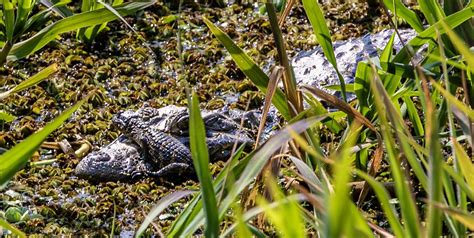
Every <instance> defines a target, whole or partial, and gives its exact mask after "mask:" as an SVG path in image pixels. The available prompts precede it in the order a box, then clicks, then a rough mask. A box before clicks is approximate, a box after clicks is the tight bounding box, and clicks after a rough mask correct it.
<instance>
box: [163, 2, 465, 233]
mask: <svg viewBox="0 0 474 238" xmlns="http://www.w3.org/2000/svg"><path fill="white" fill-rule="evenodd" d="M443 2H444V4H443ZM302 3H303V6H304V8H305V10H306V14H307V16H308V18H309V20H310V23H311V24H312V26H313V30H314V33H315V34H316V37H317V38H318V40H319V42H320V44H321V48H322V49H323V51H324V54H325V55H326V57H327V58H328V60H329V62H331V64H332V65H333V66H334V67H336V65H337V64H336V63H337V62H336V58H335V56H334V52H333V48H332V43H331V41H330V39H331V36H330V35H329V30H328V29H327V26H326V24H325V23H324V17H323V16H324V15H323V12H322V11H321V9H320V7H319V5H318V4H317V3H316V1H311V0H303V1H302ZM269 4H270V3H267V5H266V9H267V11H269V20H270V21H272V22H271V24H272V30H273V31H274V37H276V38H279V37H280V36H279V35H280V34H281V33H279V32H278V30H277V29H275V28H274V25H273V24H274V23H275V21H276V20H277V19H276V17H275V15H272V14H274V12H272V9H274V8H273V7H272V6H271V5H269ZM381 4H382V6H383V7H384V8H385V9H387V14H390V16H391V15H392V14H395V15H396V16H397V17H400V18H403V19H404V20H405V21H407V22H408V24H409V25H410V26H411V27H412V28H413V29H415V30H416V31H417V32H418V36H417V37H416V38H414V39H412V40H410V41H406V39H400V40H401V41H402V42H403V43H404V45H405V47H404V48H403V49H402V50H401V51H400V52H399V53H397V54H393V53H392V52H393V49H392V47H393V42H394V39H395V38H396V37H398V34H394V36H392V38H391V40H390V41H389V43H388V44H387V46H386V48H385V49H383V50H382V52H381V54H380V56H379V61H380V64H377V65H375V64H374V63H373V62H371V61H370V60H369V59H367V60H366V61H364V62H360V63H359V65H358V67H357V73H356V81H355V84H354V91H355V93H356V95H357V100H356V101H355V104H348V103H347V102H345V101H344V100H340V99H338V98H335V97H334V96H332V95H329V94H327V93H325V92H324V91H322V90H319V89H317V88H312V87H310V86H303V85H299V86H298V88H297V89H298V90H299V91H302V92H304V97H299V96H297V95H296V94H295V93H297V92H298V91H297V90H292V89H291V87H292V86H291V83H292V82H294V81H291V80H294V79H292V78H291V71H292V69H291V65H290V64H289V63H287V62H282V63H279V64H280V67H283V68H284V70H285V72H290V73H289V74H287V75H286V74H285V77H286V78H285V77H283V78H284V79H283V80H290V81H288V82H286V83H284V85H286V86H284V87H285V93H283V92H281V91H280V89H277V90H276V93H275V94H274V96H273V98H272V99H270V98H267V99H266V101H270V100H271V101H272V102H273V103H274V106H275V107H276V108H277V109H278V110H279V111H280V112H281V114H282V115H283V117H284V119H286V120H287V122H288V124H287V125H285V126H284V128H283V129H282V130H281V131H279V132H277V133H276V134H275V135H274V136H272V137H271V138H270V139H269V140H268V141H266V142H265V143H264V144H263V145H260V146H258V147H257V148H256V149H255V150H254V151H253V152H251V153H249V154H247V155H246V156H244V157H243V158H242V159H240V160H239V159H238V157H237V156H234V157H232V158H231V159H230V162H229V163H227V166H226V167H225V168H224V170H223V171H222V172H221V173H220V174H219V175H218V176H217V177H216V178H215V179H214V181H213V182H212V185H210V183H209V182H205V183H203V184H202V185H201V186H203V187H204V186H205V187H206V188H202V190H204V189H211V190H212V189H213V191H215V193H216V194H220V196H217V201H216V204H217V209H216V210H214V211H211V210H209V209H208V207H206V206H207V205H205V204H214V203H215V202H214V198H211V199H209V197H208V198H206V195H205V194H204V193H201V192H198V193H197V194H196V195H195V197H194V199H193V200H191V202H190V203H189V204H188V206H187V208H186V209H185V210H184V211H183V213H182V214H181V215H180V216H179V217H178V219H176V221H175V222H174V224H173V225H172V227H171V229H170V230H169V233H168V235H169V236H171V237H178V236H191V235H193V234H195V233H196V232H197V231H198V230H199V229H201V227H202V226H203V225H205V227H206V229H209V227H211V226H210V225H209V224H208V219H209V218H208V217H209V216H213V217H217V219H218V222H223V221H233V223H232V225H231V226H230V227H224V228H222V227H219V228H215V229H217V230H215V231H213V232H214V234H221V235H223V236H232V235H237V236H242V237H244V236H248V235H249V234H250V233H251V234H253V235H254V236H258V237H261V236H263V235H265V232H269V231H270V230H274V231H276V232H277V233H276V234H278V235H279V236H288V237H303V236H305V235H307V234H309V233H311V234H314V235H315V236H318V237H343V236H346V237H354V236H356V237H367V236H376V235H377V236H397V237H437V236H440V235H448V236H454V237H463V236H466V235H467V234H468V233H467V232H468V230H473V229H474V216H473V215H472V214H470V212H471V211H470V210H469V209H468V203H469V202H473V201H474V200H473V199H474V196H473V195H474V184H473V182H472V181H473V180H474V178H472V173H473V172H474V165H473V163H472V158H473V155H472V151H473V147H472V138H474V130H472V127H473V120H474V116H473V115H474V110H473V109H472V107H471V105H472V102H473V97H474V96H473V91H472V88H473V86H474V84H473V77H472V76H473V74H472V68H473V55H474V53H473V52H472V51H471V50H469V48H470V47H472V45H469V44H472V43H471V42H472V41H471V38H472V36H474V34H472V33H473V32H474V27H472V17H473V16H474V5H473V4H472V2H470V3H467V2H466V1H464V2H463V1H456V4H453V3H446V1H440V2H437V1H422V0H420V1H418V4H419V6H420V10H421V12H422V14H423V15H424V18H425V19H426V20H427V22H428V24H429V25H428V26H425V25H423V21H422V20H421V19H419V18H418V16H417V15H416V14H415V12H413V11H412V10H410V9H408V8H407V7H405V6H404V5H403V4H402V2H401V1H398V0H397V1H391V0H384V1H383V2H381ZM204 21H205V23H206V25H207V26H208V27H209V29H210V30H211V32H212V33H213V34H214V35H215V36H216V37H217V38H218V39H219V41H220V42H221V43H222V44H223V46H224V47H225V48H226V49H227V50H228V51H229V53H230V55H231V56H232V58H233V59H234V61H235V63H236V65H237V66H238V67H239V68H240V69H241V70H242V71H243V72H244V73H245V75H246V76H247V77H248V78H249V79H251V80H252V82H254V83H255V85H257V87H258V88H259V89H260V90H262V91H263V92H266V91H267V90H270V89H271V87H273V85H274V84H275V82H271V83H269V82H270V79H269V77H268V76H266V75H265V74H264V73H263V71H262V70H261V69H259V68H258V67H257V66H256V64H255V63H254V62H253V61H252V60H251V59H250V57H248V56H247V55H246V54H245V52H244V51H243V50H242V49H240V48H239V47H237V45H236V44H235V43H233V42H232V40H231V39H230V38H229V37H228V36H227V35H226V34H225V33H224V32H223V31H222V30H221V29H219V28H217V27H216V26H215V25H214V24H213V23H212V22H210V21H209V20H207V19H204ZM280 22H282V21H280ZM392 25H393V26H395V24H392ZM466 33H467V34H469V33H470V36H467V37H465V38H462V37H459V36H460V35H461V36H466ZM461 39H464V40H461ZM280 40H281V39H276V42H277V45H276V48H277V49H278V50H279V51H282V50H283V49H284V47H283V46H284V44H285V43H284V42H282V41H280ZM425 44H427V45H428V47H427V50H426V51H424V52H421V53H418V54H421V55H419V56H417V57H418V58H419V59H421V60H418V61H415V60H414V58H413V57H414V56H415V55H416V52H417V50H418V49H420V48H421V47H422V46H423V45H425ZM279 55H280V57H279V58H280V59H281V58H282V57H283V58H284V57H285V55H284V52H279ZM417 62H419V63H417ZM336 71H337V69H336ZM280 75H281V74H280ZM338 76H339V77H340V79H341V80H340V81H341V86H340V88H341V91H342V92H343V93H342V95H345V92H344V91H345V87H344V83H343V82H344V80H343V78H342V76H340V74H338ZM269 85H270V86H269ZM267 87H268V88H267ZM459 92H462V93H459ZM289 93H290V94H293V95H289ZM271 96H272V93H267V97H271ZM315 97H318V98H320V99H321V100H325V101H327V102H328V103H329V104H331V105H332V106H333V107H335V108H338V109H339V110H340V111H339V112H332V113H328V111H327V110H325V109H324V108H321V107H322V106H321V104H319V103H318V102H317V101H316V100H315V99H314V98H315ZM290 98H292V99H290ZM294 100H301V101H294ZM302 100H306V102H307V104H308V105H309V107H308V108H305V109H304V110H302V111H293V112H297V113H296V114H293V112H292V111H291V110H292V109H289V108H288V106H287V105H290V106H291V105H297V104H300V103H301V105H302V103H303V101H302ZM287 103H288V104H287ZM351 105H355V106H351ZM193 110H195V109H193ZM309 112H311V113H309ZM309 115H311V116H313V117H312V118H307V117H308V116H309ZM341 115H343V116H342V118H341ZM338 117H339V118H340V119H342V120H346V121H349V122H351V123H348V125H347V126H345V127H344V125H341V124H339V127H332V128H331V129H332V130H331V131H332V133H342V134H341V137H340V140H339V141H337V143H335V146H334V148H335V149H334V150H333V151H328V152H325V151H324V150H322V149H321V147H320V138H319V135H318V133H317V132H318V131H319V130H318V128H319V127H321V126H324V125H326V126H327V125H328V124H327V123H325V122H327V120H334V119H335V118H338ZM324 118H326V119H325V120H326V121H322V120H323V119H324ZM196 122H197V123H198V122H199V120H197V121H192V120H190V124H191V125H190V127H191V128H196V127H195V125H193V123H196ZM459 127H461V128H462V129H461V130H458V128H459ZM445 135H448V137H449V138H448V140H446V139H443V137H444V136H445ZM290 141H291V142H290ZM289 142H290V145H289V147H290V148H298V149H291V150H289V152H286V153H283V154H282V153H279V151H280V149H281V148H282V147H285V146H287V145H288V143H289ZM203 145H204V144H203ZM203 145H201V146H203ZM292 145H293V146H292ZM295 145H296V146H295ZM192 150H193V153H196V151H195V150H196V147H195V148H194V149H192ZM276 159H278V160H283V161H284V162H283V163H281V164H283V165H285V168H281V171H283V172H284V174H285V176H279V175H278V173H277V174H275V173H273V174H272V173H264V176H263V177H264V178H265V177H266V178H267V179H264V181H266V182H264V183H263V184H264V187H265V188H266V189H268V191H270V193H269V194H270V196H266V198H265V199H264V198H263V197H259V198H258V202H257V203H256V204H255V206H253V207H250V208H248V207H246V206H245V204H243V200H242V197H241V195H242V192H243V191H244V190H251V189H252V188H253V187H256V186H258V185H257V184H256V183H257V182H258V180H257V182H256V181H255V178H256V177H257V175H259V174H261V173H263V172H264V171H265V169H264V167H265V164H267V163H269V161H272V160H276ZM356 164H358V165H362V166H356ZM381 164H386V165H388V171H387V172H389V175H388V178H386V179H389V180H390V181H391V183H390V184H392V185H393V190H394V191H393V192H389V190H391V189H390V188H389V187H386V185H387V184H386V183H381V182H380V181H378V179H377V178H378V176H380V174H379V172H380V171H379V170H380V167H381V166H380V165H381ZM196 167H197V169H202V167H200V166H196ZM203 172H204V171H203ZM267 172H268V171H267ZM231 175H232V177H229V176H231ZM224 181H227V182H229V181H231V182H232V184H230V186H226V185H225V182H224ZM275 181H279V182H275ZM295 181H299V182H295ZM352 181H359V182H363V183H367V184H366V185H365V186H364V189H362V191H361V192H360V194H357V195H359V196H355V197H358V201H355V200H352V199H351V198H352V197H354V196H351V189H350V186H349V184H350V182H352ZM265 185H266V186H265ZM282 186H285V187H286V188H287V189H282ZM288 188H289V189H288ZM369 188H371V189H372V190H373V192H374V196H375V198H376V199H377V200H378V203H379V206H380V209H381V212H382V213H383V214H384V216H385V218H381V220H386V221H388V225H385V226H383V227H381V226H380V225H379V224H376V223H374V222H373V221H371V220H370V219H369V218H368V215H367V214H369V213H370V211H366V210H364V206H361V205H362V204H364V202H367V201H369V202H370V203H376V201H375V200H373V199H372V200H367V198H368V197H366V195H367V193H368V189H369ZM207 194H209V193H207ZM424 194H426V195H424ZM210 212H211V213H212V214H210ZM259 214H263V216H262V215H259ZM205 217H207V218H206V219H204V218H205ZM256 217H258V218H256ZM260 218H265V220H266V222H263V223H262V222H261V221H259V219H260ZM282 218H286V219H282ZM205 221H206V222H205ZM267 225H270V226H271V227H273V228H271V229H268V226H267ZM293 225H294V227H298V229H299V230H298V231H296V230H294V229H292V226H293ZM214 227H215V226H214ZM301 230H303V232H301ZM207 232H210V231H208V230H206V233H207Z"/></svg>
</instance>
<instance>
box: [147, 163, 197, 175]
mask: <svg viewBox="0 0 474 238" xmlns="http://www.w3.org/2000/svg"><path fill="white" fill-rule="evenodd" d="M191 166H192V165H189V164H186V163H172V164H169V165H166V166H165V167H163V168H161V169H160V170H158V171H156V172H154V171H148V172H146V175H148V176H150V177H155V178H160V177H163V176H166V175H169V174H175V175H180V174H182V173H183V172H189V171H191V170H190V169H191V168H192V167H191Z"/></svg>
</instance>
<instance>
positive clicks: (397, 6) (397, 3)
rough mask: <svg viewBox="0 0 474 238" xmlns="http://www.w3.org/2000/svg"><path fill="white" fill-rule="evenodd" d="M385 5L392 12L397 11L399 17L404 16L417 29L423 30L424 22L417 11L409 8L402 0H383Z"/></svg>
mask: <svg viewBox="0 0 474 238" xmlns="http://www.w3.org/2000/svg"><path fill="white" fill-rule="evenodd" d="M383 3H384V4H385V6H387V8H388V9H390V11H392V12H394V13H395V12H396V13H397V16H398V17H401V18H403V19H404V20H405V21H407V23H408V24H409V25H410V26H411V27H412V28H413V29H414V30H415V31H416V32H422V31H423V29H424V28H423V24H422V23H421V21H420V19H419V18H418V16H417V15H416V13H415V12H413V11H412V10H410V9H408V8H407V7H406V6H405V4H403V2H402V1H401V0H383Z"/></svg>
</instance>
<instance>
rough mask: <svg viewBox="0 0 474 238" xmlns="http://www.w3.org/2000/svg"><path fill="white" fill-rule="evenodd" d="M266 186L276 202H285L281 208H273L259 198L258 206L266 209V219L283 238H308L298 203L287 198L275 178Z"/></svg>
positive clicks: (270, 179)
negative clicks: (289, 223) (289, 222)
mask: <svg viewBox="0 0 474 238" xmlns="http://www.w3.org/2000/svg"><path fill="white" fill-rule="evenodd" d="M266 185H267V187H268V188H269V190H270V193H271V194H272V198H273V200H274V201H275V202H281V201H285V202H281V204H280V206H276V207H274V208H271V207H270V205H269V202H267V200H266V199H265V198H263V197H261V196H259V197H257V204H258V206H260V207H262V208H263V209H264V212H265V215H266V218H267V219H268V220H269V221H270V222H271V223H272V224H273V225H274V227H275V230H276V231H278V233H279V234H281V237H288V238H292V237H294V238H304V237H306V236H305V224H304V221H303V218H302V213H301V207H300V206H299V204H298V202H297V201H295V200H290V199H288V198H287V197H285V196H284V194H283V192H282V191H281V190H280V188H279V187H278V185H277V183H276V181H274V179H273V178H269V181H268V182H267V183H266ZM288 221H291V225H288Z"/></svg>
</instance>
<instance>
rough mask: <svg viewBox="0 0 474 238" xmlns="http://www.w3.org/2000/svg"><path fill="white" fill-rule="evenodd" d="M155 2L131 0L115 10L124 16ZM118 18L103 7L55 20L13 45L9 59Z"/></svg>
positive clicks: (15, 58) (27, 53)
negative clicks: (66, 33) (71, 32)
mask: <svg viewBox="0 0 474 238" xmlns="http://www.w3.org/2000/svg"><path fill="white" fill-rule="evenodd" d="M154 3H155V0H149V1H145V2H130V3H126V4H122V5H120V6H117V7H116V8H115V10H116V11H117V12H118V13H120V15H122V16H126V15H130V14H132V13H134V12H136V11H139V10H142V9H145V8H146V7H149V6H151V5H153V4H154ZM115 19H117V16H116V15H115V14H114V13H112V12H110V11H109V10H108V9H105V8H102V9H98V10H94V11H90V12H85V13H80V14H77V15H73V16H70V17H67V18H64V19H61V20H59V21H57V22H54V23H52V24H50V25H48V26H47V27H45V28H43V29H42V30H41V31H39V32H38V33H36V34H35V35H34V36H33V37H31V38H29V39H27V40H25V41H22V42H20V43H17V44H15V45H14V46H13V48H12V50H11V51H10V54H9V55H8V57H7V59H8V60H18V59H21V58H24V57H26V56H27V55H29V54H32V53H34V52H36V51H37V50H39V49H41V48H43V47H44V46H45V45H46V44H48V43H49V42H50V41H52V40H54V39H55V38H56V37H57V36H58V35H59V34H62V33H65V32H69V31H74V30H77V29H79V28H83V27H88V26H93V25H98V24H102V23H105V22H109V21H112V20H115Z"/></svg>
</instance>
